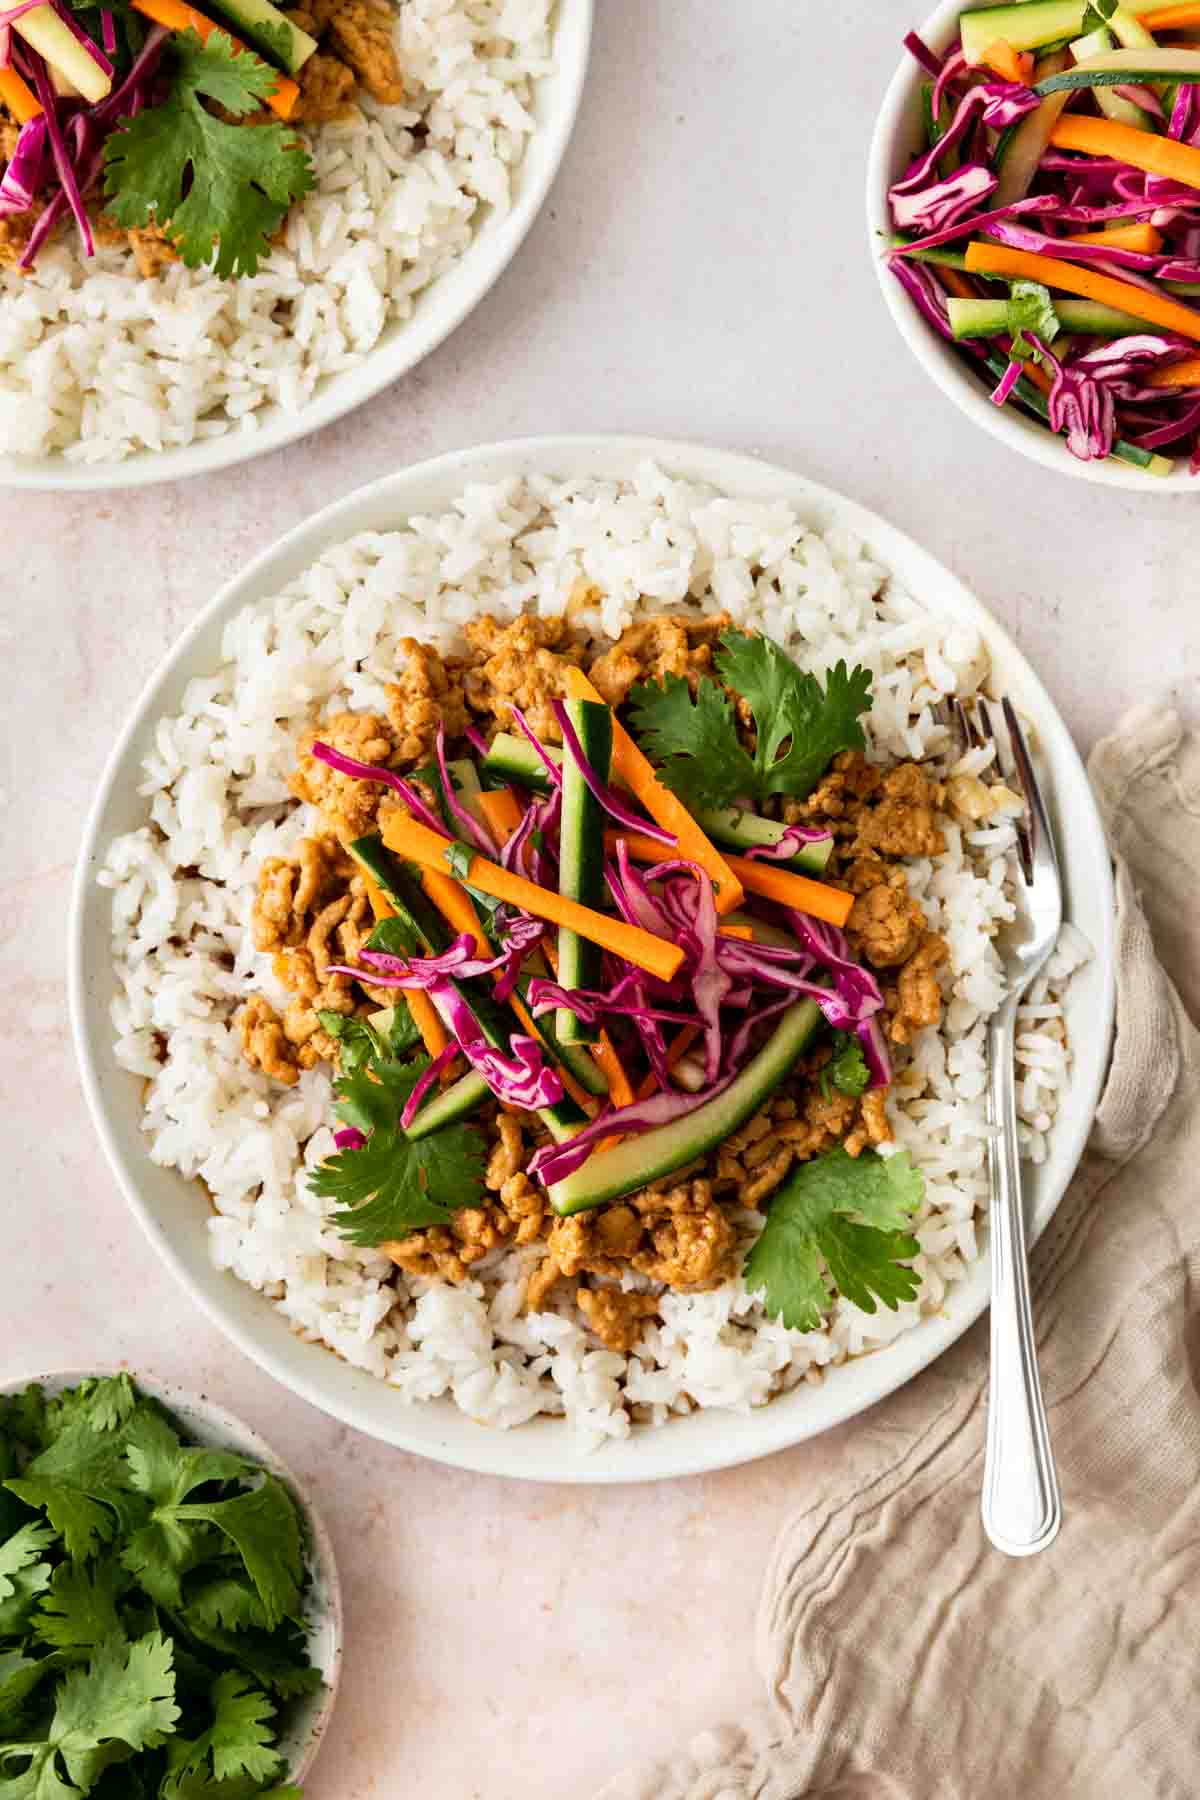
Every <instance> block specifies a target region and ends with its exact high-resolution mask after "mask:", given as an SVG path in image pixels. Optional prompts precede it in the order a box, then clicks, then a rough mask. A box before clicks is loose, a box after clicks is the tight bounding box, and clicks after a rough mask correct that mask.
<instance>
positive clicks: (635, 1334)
mask: <svg viewBox="0 0 1200 1800" xmlns="http://www.w3.org/2000/svg"><path fill="white" fill-rule="evenodd" d="M575 1304H576V1305H577V1306H578V1308H579V1310H580V1312H581V1313H582V1314H583V1316H584V1318H585V1319H586V1320H587V1322H588V1324H589V1325H590V1326H591V1328H592V1330H593V1331H594V1332H595V1334H596V1336H597V1337H598V1338H599V1339H600V1342H601V1343H602V1344H603V1345H604V1347H605V1349H607V1350H619V1351H620V1352H621V1354H622V1355H625V1354H627V1352H628V1351H630V1350H632V1349H633V1346H634V1345H635V1344H636V1343H637V1341H638V1339H639V1338H640V1337H641V1335H642V1327H643V1326H644V1325H645V1323H646V1320H647V1319H652V1318H653V1317H654V1315H655V1313H656V1312H657V1311H658V1299H657V1297H656V1296H655V1295H654V1294H624V1293H622V1292H621V1289H620V1288H588V1287H581V1288H579V1289H578V1291H577V1292H576V1295H575Z"/></svg>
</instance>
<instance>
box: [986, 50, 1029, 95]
mask: <svg viewBox="0 0 1200 1800" xmlns="http://www.w3.org/2000/svg"><path fill="white" fill-rule="evenodd" d="M983 60H984V62H985V63H986V64H987V66H988V68H989V69H991V70H992V72H993V73H994V74H996V75H999V77H1000V79H1001V80H1002V81H1018V82H1020V83H1021V85H1022V87H1024V86H1025V85H1026V83H1027V82H1028V80H1029V77H1030V76H1031V75H1032V74H1033V58H1032V56H1030V55H1028V54H1024V55H1020V56H1019V55H1018V54H1017V52H1016V51H1015V50H1014V49H1013V47H1012V45H1011V44H1010V43H1009V41H1008V39H1007V38H997V39H996V41H995V43H994V44H989V45H988V47H987V49H986V50H985V51H984V53H983Z"/></svg>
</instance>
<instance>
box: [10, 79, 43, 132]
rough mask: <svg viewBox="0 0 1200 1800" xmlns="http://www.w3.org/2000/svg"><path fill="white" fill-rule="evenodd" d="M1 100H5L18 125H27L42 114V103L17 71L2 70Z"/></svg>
mask: <svg viewBox="0 0 1200 1800" xmlns="http://www.w3.org/2000/svg"><path fill="white" fill-rule="evenodd" d="M0 100H3V102H4V104H5V106H7V108H8V110H9V112H10V113H11V114H12V116H13V118H14V119H15V120H16V121H17V124H18V125H27V124H28V123H29V121H30V119H36V118H37V116H38V114H39V113H40V112H41V110H42V107H41V102H40V101H39V99H38V97H37V95H36V94H35V93H34V91H33V89H32V88H31V87H30V86H29V84H28V83H27V82H25V81H22V79H21V77H20V76H19V75H18V74H17V71H16V70H15V69H0Z"/></svg>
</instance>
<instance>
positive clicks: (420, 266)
mask: <svg viewBox="0 0 1200 1800" xmlns="http://www.w3.org/2000/svg"><path fill="white" fill-rule="evenodd" d="M553 8H554V0H404V4H403V5H402V6H401V7H400V9H399V14H398V19H397V26H396V41H397V48H398V54H399V59H400V66H401V69H402V71H403V75H404V81H405V88H406V99H405V103H404V104H403V105H402V106H392V107H380V106H377V105H375V104H374V103H373V102H372V101H370V100H369V99H363V100H362V103H361V111H360V112H359V113H358V114H357V115H356V116H355V117H353V118H351V119H348V120H346V121H339V122H336V123H333V124H329V125H325V126H323V127H321V128H320V129H318V130H315V131H313V132H312V133H311V134H307V141H308V142H309V148H310V150H311V153H312V157H313V162H314V166H315V171H316V186H315V188H314V190H313V192H312V193H310V194H308V195H307V196H306V197H305V198H304V200H303V201H302V202H301V203H300V204H299V205H297V206H295V207H293V208H292V211H291V213H290V214H289V216H288V221H287V235H286V242H285V244H284V245H283V246H282V247H281V248H279V249H275V250H272V251H271V253H270V255H269V256H267V257H266V258H265V259H264V260H263V261H262V262H261V263H260V265H259V269H258V273H257V274H256V275H254V276H252V277H246V278H242V279H238V280H219V279H218V278H217V277H216V276H214V275H212V274H211V273H209V272H208V271H206V270H202V269H187V268H185V267H184V265H183V264H182V263H176V264H173V265H172V266H171V267H170V268H169V269H168V270H167V271H166V272H165V273H163V274H161V275H159V276H157V277H155V278H153V279H150V280H147V279H144V278H143V277H141V276H140V275H139V274H138V270H137V266H136V264H135V262H134V260H133V258H132V256H130V255H129V254H127V252H126V251H124V250H123V249H117V248H110V249H102V250H98V251H97V254H96V255H95V257H93V258H92V259H90V260H86V259H84V258H83V257H82V256H81V255H79V253H78V251H77V249H76V240H75V237H74V235H73V233H61V234H59V235H58V236H57V237H56V239H55V240H54V241H53V242H52V243H51V244H50V245H48V246H47V248H46V249H45V250H44V251H43V252H42V254H41V255H40V256H39V257H38V260H37V263H36V264H35V266H34V268H33V270H32V271H31V272H30V273H29V274H27V275H21V274H19V273H18V272H17V271H16V270H12V269H9V270H5V271H3V272H0V452H7V453H11V454H16V455H19V456H42V455H45V454H47V453H50V452H53V451H61V452H62V453H63V455H64V456H65V457H66V458H68V459H69V460H72V461H77V462H83V463H94V462H107V461H110V460H114V459H120V458H123V457H126V456H130V455H132V454H133V453H134V452H135V451H138V450H142V449H148V450H162V449H167V448H171V447H175V446H179V445H183V444H190V443H192V442H193V441H194V440H196V439H203V438H209V437H214V436H218V435H220V434H222V433H224V432H228V431H233V430H238V431H244V432H253V431H255V430H257V429H258V426H259V422H260V417H261V415H262V412H263V409H264V408H266V407H268V406H270V405H272V404H275V405H278V406H280V407H283V408H284V409H285V410H286V411H288V412H296V411H298V410H299V409H300V408H302V407H303V406H305V405H306V404H307V403H308V402H309V400H311V398H312V396H313V393H314V391H315V389H316V387H317V384H318V382H319V381H320V380H321V378H322V377H323V376H326V375H332V374H335V373H337V372H338V371H339V370H342V369H348V368H350V367H351V366H352V365H353V364H355V363H358V362H361V361H362V359H363V358H364V357H365V356H366V355H367V354H368V352H369V351H370V350H371V349H372V348H373V347H374V345H375V344H376V343H378V341H379V338H380V335H381V333H382V332H383V331H384V329H385V327H387V326H389V325H393V324H397V323H401V322H403V321H404V320H406V319H408V318H409V317H410V316H411V314H412V311H413V306H414V303H415V301H416V298H417V296H418V295H419V294H420V293H421V291H422V290H423V289H424V288H426V287H428V286H429V283H430V282H431V281H434V280H436V279H437V277H438V276H439V275H441V274H442V273H443V272H444V271H445V270H446V269H448V268H449V267H450V266H451V265H452V264H453V263H455V262H457V260H458V259H459V257H460V256H462V255H464V254H465V253H466V252H467V250H468V249H469V248H470V245H471V243H472V240H473V238H474V236H475V233H476V231H477V229H478V227H479V224H480V222H481V220H482V219H483V218H484V217H485V216H486V215H487V213H488V212H489V210H494V211H495V212H499V213H503V212H506V211H507V210H508V208H509V205H510V204H511V201H512V198H513V193H514V186H515V180H516V175H517V171H518V169H519V167H520V163H521V159H522V157H523V155H524V152H525V147H526V144H527V143H528V140H529V136H530V133H531V132H532V131H533V129H534V119H533V113H532V99H533V87H534V83H535V82H536V81H537V80H538V79H539V78H540V77H542V76H544V75H545V74H547V73H548V72H549V69H550V67H551V62H550V57H551V49H552V42H551V40H552V31H551V16H552V13H553ZM422 125H423V126H424V128H425V132H426V135H425V136H424V137H423V138H422V137H420V136H414V129H415V128H416V127H418V126H422Z"/></svg>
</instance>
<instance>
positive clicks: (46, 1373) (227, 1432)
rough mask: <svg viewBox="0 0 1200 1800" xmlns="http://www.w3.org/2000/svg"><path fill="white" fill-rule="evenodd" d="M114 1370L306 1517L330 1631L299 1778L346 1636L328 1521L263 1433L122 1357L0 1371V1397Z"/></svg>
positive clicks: (316, 1746)
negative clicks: (198, 1423)
mask: <svg viewBox="0 0 1200 1800" xmlns="http://www.w3.org/2000/svg"><path fill="white" fill-rule="evenodd" d="M115 1375H128V1376H129V1379H130V1380H131V1381H132V1382H133V1383H134V1385H135V1386H136V1387H138V1388H141V1389H142V1390H143V1391H144V1392H145V1393H147V1394H149V1396H150V1398H151V1399H153V1400H161V1401H162V1403H163V1405H164V1406H166V1407H168V1408H177V1409H179V1410H181V1411H183V1412H185V1413H189V1414H191V1415H193V1416H194V1417H195V1418H197V1419H200V1420H202V1421H203V1423H204V1425H205V1427H206V1428H210V1429H211V1430H212V1432H213V1435H214V1436H215V1437H220V1438H221V1439H223V1440H224V1442H225V1443H227V1444H229V1445H231V1446H234V1447H235V1448H236V1449H237V1450H238V1452H239V1454H241V1455H248V1456H250V1457H252V1458H253V1460H254V1461H255V1462H258V1463H261V1465H262V1467H263V1468H265V1469H268V1470H269V1471H270V1472H271V1473H272V1474H273V1475H278V1476H279V1478H280V1480H281V1481H283V1482H284V1483H285V1484H286V1486H287V1488H288V1490H289V1492H290V1493H291V1495H292V1498H293V1499H294V1500H295V1502H296V1504H297V1506H299V1508H300V1510H301V1512H302V1513H303V1515H304V1519H305V1523H306V1524H307V1526H308V1528H309V1531H310V1533H311V1550H310V1553H309V1557H308V1561H309V1563H310V1565H311V1568H312V1570H313V1572H314V1573H317V1574H319V1578H320V1581H321V1585H322V1588H323V1590H324V1595H325V1610H326V1612H327V1615H328V1628H329V1634H330V1647H329V1661H330V1667H329V1669H328V1670H325V1669H322V1670H321V1674H322V1677H323V1679H324V1692H323V1696H322V1698H321V1700H320V1702H319V1704H318V1705H317V1707H316V1708H315V1709H314V1712H313V1716H312V1718H311V1720H310V1721H309V1722H308V1724H307V1725H306V1727H305V1731H306V1742H305V1746H304V1749H303V1750H302V1751H301V1753H300V1754H299V1756H297V1758H296V1760H295V1763H294V1765H293V1766H290V1767H289V1770H288V1777H287V1779H288V1780H289V1781H291V1782H300V1781H303V1780H304V1779H305V1778H306V1776H307V1775H309V1774H310V1772H311V1770H312V1766H313V1763H314V1762H315V1761H316V1759H317V1753H318V1751H319V1750H320V1748H321V1743H322V1740H323V1739H324V1736H325V1733H326V1731H327V1730H328V1728H329V1722H330V1720H331V1719H332V1717H333V1713H334V1709H335V1707H336V1705H337V1698H338V1692H339V1689H340V1686H341V1679H342V1663H343V1660H344V1655H343V1652H344V1642H345V1606H344V1602H343V1599H342V1584H341V1575H340V1573H339V1570H338V1563H337V1557H336V1555H335V1553H334V1548H333V1539H332V1538H331V1537H330V1535H329V1527H328V1526H327V1525H326V1523H325V1520H324V1518H323V1517H322V1514H321V1510H320V1508H319V1507H318V1505H317V1503H316V1501H315V1500H314V1498H313V1495H312V1489H311V1487H310V1485H309V1483H308V1482H306V1481H302V1480H301V1479H300V1477H299V1476H298V1475H297V1474H296V1471H295V1470H294V1469H293V1468H292V1467H291V1465H290V1463H287V1462H285V1460H284V1458H283V1457H282V1456H280V1454H279V1452H278V1451H277V1450H276V1449H275V1447H274V1445H273V1444H271V1443H269V1442H268V1441H267V1439H266V1438H264V1437H263V1435H262V1433H261V1432H259V1431H257V1430H256V1429H255V1428H254V1426H253V1425H247V1423H246V1421H245V1420H244V1419H243V1418H241V1417H240V1416H239V1415H238V1414H237V1413H234V1412H230V1410H229V1408H228V1407H227V1406H224V1405H222V1404H221V1403H220V1402H219V1401H216V1400H212V1399H210V1398H209V1396H208V1395H207V1394H199V1393H197V1392H196V1391H195V1389H194V1388H186V1387H183V1386H181V1385H180V1383H179V1382H177V1381H172V1380H170V1379H168V1378H167V1377H165V1376H160V1375H153V1374H145V1373H143V1372H141V1371H138V1372H136V1373H135V1371H134V1370H132V1369H130V1368H129V1367H127V1366H126V1365H125V1364H122V1363H100V1364H96V1365H92V1366H90V1367H88V1368H78V1367H76V1366H74V1365H66V1366H62V1367H60V1366H59V1365H57V1364H56V1365H55V1366H54V1367H53V1368H51V1369H40V1370H37V1371H34V1372H31V1373H28V1374H21V1375H9V1374H5V1375H2V1376H0V1399H2V1398H5V1397H7V1396H11V1395H12V1394H14V1393H17V1392H19V1390H20V1389H22V1388H26V1387H29V1386H30V1385H31V1384H32V1383H36V1384H37V1385H38V1386H39V1387H49V1388H53V1389H55V1390H60V1389H62V1388H68V1387H76V1386H78V1384H79V1383H80V1382H81V1381H96V1380H105V1379H108V1378H110V1377H112V1376H115Z"/></svg>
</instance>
